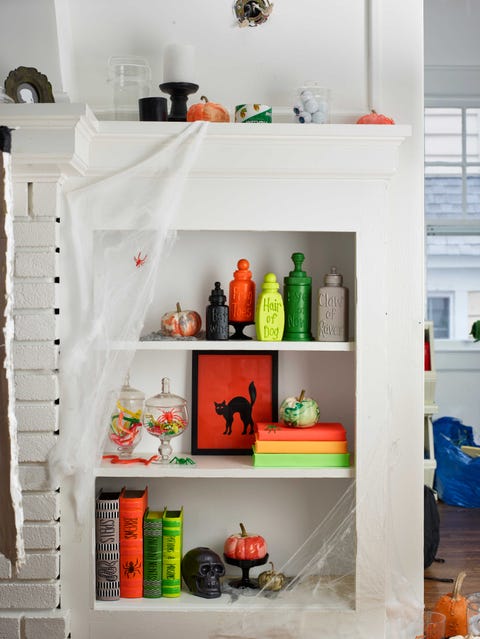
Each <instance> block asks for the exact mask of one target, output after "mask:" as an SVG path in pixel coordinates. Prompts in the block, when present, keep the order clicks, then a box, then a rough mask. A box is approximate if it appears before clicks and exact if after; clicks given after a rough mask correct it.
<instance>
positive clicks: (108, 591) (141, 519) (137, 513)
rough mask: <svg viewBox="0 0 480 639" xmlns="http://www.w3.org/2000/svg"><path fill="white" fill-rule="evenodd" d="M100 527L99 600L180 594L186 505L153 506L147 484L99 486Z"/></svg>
mask: <svg viewBox="0 0 480 639" xmlns="http://www.w3.org/2000/svg"><path fill="white" fill-rule="evenodd" d="M95 531H96V540H95V542H96V548H95V550H96V557H95V560H96V598H97V600H114V599H119V598H124V597H126V598H136V597H147V598H157V597H179V596H180V594H181V586H182V577H181V561H182V546H183V544H182V540H183V508H180V509H179V510H168V508H164V509H162V510H153V509H151V508H149V506H148V488H147V487H145V488H144V489H142V490H129V489H126V488H123V489H122V490H121V491H116V492H106V491H104V490H100V492H99V494H98V496H97V498H96V505H95Z"/></svg>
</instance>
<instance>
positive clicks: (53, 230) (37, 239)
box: [13, 219, 60, 248]
mask: <svg viewBox="0 0 480 639" xmlns="http://www.w3.org/2000/svg"><path fill="white" fill-rule="evenodd" d="M59 226H60V225H59V224H58V223H57V222H55V220H48V221H41V222H38V221H35V220H30V219H29V220H26V221H25V222H24V221H23V220H21V221H19V220H16V221H15V222H14V227H13V229H14V230H13V234H14V240H15V246H16V247H17V248H24V247H32V248H37V247H40V246H43V247H49V248H54V247H55V246H57V244H58V227H59Z"/></svg>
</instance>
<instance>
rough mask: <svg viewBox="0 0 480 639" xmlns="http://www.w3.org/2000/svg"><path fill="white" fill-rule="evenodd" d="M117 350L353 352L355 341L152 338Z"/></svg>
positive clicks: (115, 345)
mask: <svg viewBox="0 0 480 639" xmlns="http://www.w3.org/2000/svg"><path fill="white" fill-rule="evenodd" d="M112 349H113V350H117V351H125V350H127V351H225V350H229V351H285V352H299V353H302V352H324V353H352V352H354V351H355V342H317V341H312V342H258V341H256V340H245V341H243V340H242V341H232V340H229V341H228V342H213V341H205V340H158V341H156V340H152V341H147V340H145V341H139V342H127V341H124V342H122V341H118V342H113V343H112Z"/></svg>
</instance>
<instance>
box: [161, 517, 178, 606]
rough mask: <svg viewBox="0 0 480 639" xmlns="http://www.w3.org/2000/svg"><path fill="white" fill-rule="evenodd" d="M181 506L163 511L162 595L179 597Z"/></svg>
mask: <svg viewBox="0 0 480 639" xmlns="http://www.w3.org/2000/svg"><path fill="white" fill-rule="evenodd" d="M182 537H183V508H182V509H181V510H167V509H166V508H165V510H164V512H163V537H162V539H163V544H162V550H163V557H162V595H163V597H179V596H180V592H181V589H182V575H181V561H182Z"/></svg>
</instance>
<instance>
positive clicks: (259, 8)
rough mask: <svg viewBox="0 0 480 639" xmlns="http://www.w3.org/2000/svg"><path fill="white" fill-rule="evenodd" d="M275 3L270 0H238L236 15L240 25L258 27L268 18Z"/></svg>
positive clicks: (235, 9) (235, 6)
mask: <svg viewBox="0 0 480 639" xmlns="http://www.w3.org/2000/svg"><path fill="white" fill-rule="evenodd" d="M272 9H273V4H272V3H271V2H270V1H269V0H236V2H235V5H234V8H233V10H234V12H235V17H236V18H237V20H238V24H239V26H240V27H257V26H258V25H259V24H263V23H264V22H266V21H267V20H268V18H269V17H270V14H271V13H272Z"/></svg>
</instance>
